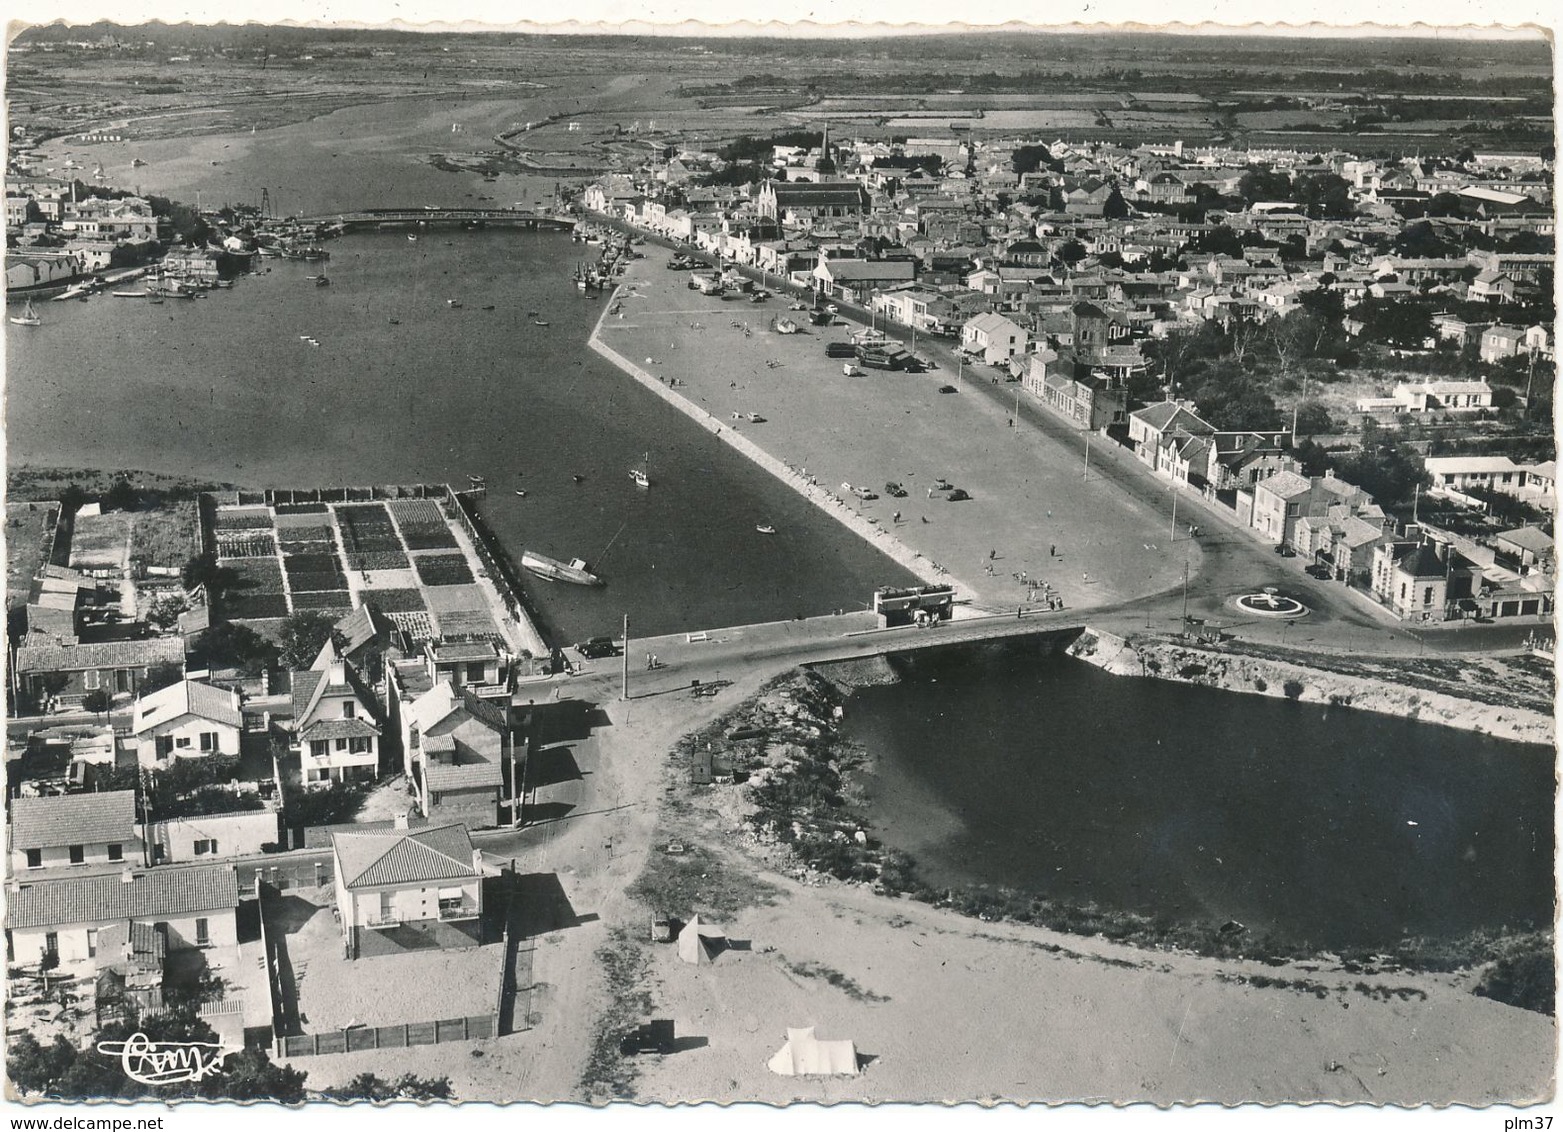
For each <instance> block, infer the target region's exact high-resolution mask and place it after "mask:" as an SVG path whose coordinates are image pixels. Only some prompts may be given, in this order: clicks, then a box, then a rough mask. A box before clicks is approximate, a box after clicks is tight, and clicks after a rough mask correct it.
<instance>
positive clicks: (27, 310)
mask: <svg viewBox="0 0 1563 1132" xmlns="http://www.w3.org/2000/svg"><path fill="white" fill-rule="evenodd" d="M11 321H12V322H14V323H16V325H17V326H42V325H43V319H41V318H39V317H38V312H37V311H36V310H34V309H33V301H32V300H31V299H28V300H27V305H26V306H24V307H23V308H22V313H21V314H13V315H12V316H11Z"/></svg>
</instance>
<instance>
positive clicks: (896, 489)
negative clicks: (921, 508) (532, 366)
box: [885, 480, 906, 499]
mask: <svg viewBox="0 0 1563 1132" xmlns="http://www.w3.org/2000/svg"><path fill="white" fill-rule="evenodd" d="M885 494H886V495H888V496H890V497H891V498H892V499H905V498H906V488H904V487H902V486H901V485H900V484H898V483H896V482H895V481H894V480H891V481H890V482H889V483H887V484H885Z"/></svg>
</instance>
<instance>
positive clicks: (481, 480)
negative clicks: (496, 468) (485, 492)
mask: <svg viewBox="0 0 1563 1132" xmlns="http://www.w3.org/2000/svg"><path fill="white" fill-rule="evenodd" d="M467 482H468V483H470V484H471V485H472V486H473V487H480V486H482V485H483V484H486V483H488V477H487V476H474V475H468V476H467Z"/></svg>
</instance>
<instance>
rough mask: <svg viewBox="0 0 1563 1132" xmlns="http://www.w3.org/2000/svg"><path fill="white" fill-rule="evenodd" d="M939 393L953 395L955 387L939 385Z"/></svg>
mask: <svg viewBox="0 0 1563 1132" xmlns="http://www.w3.org/2000/svg"><path fill="white" fill-rule="evenodd" d="M939 392H940V393H954V392H955V386H953V385H941V386H939Z"/></svg>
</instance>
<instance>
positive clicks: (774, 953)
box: [294, 662, 1556, 1105]
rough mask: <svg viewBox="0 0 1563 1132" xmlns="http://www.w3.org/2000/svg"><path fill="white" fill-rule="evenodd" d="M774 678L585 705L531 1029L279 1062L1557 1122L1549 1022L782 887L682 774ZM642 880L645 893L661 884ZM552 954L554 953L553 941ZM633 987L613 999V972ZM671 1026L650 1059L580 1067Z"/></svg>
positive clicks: (858, 894) (716, 791)
mask: <svg viewBox="0 0 1563 1132" xmlns="http://www.w3.org/2000/svg"><path fill="white" fill-rule="evenodd" d="M785 670H786V666H785V663H784V662H769V663H747V664H745V663H744V662H734V663H733V664H732V665H730V666H725V667H724V670H723V675H724V676H725V677H726V678H728V679H732V680H733V683H732V684H731V685H730V686H727V687H725V688H723V690H722V691H721V692H720V694H719V695H717V696H714V697H710V698H696V697H694V696H691V695H689V694H687V693H672V692H667V691H664V692H662V693H661V694H650V695H647V696H645V697H644V698H639V699H634V700H631V701H630V702H628V703H622V702H617V701H616V700H615V698H614V694H613V691H612V689H613V680H612V677H611V676H610V675H608V674H604V675H601V676H596V677H590V678H585V681H584V682H583V683H581V684H579V685H577V686H576V691H577V694H579V695H580V696H581V697H582V698H585V699H587V700H594V701H595V702H598V703H600V704H601V705H602V707H603V710H604V712H605V714H606V717H607V719H606V720H605V721H604V723H603V724H602V725H600V726H597V727H595V728H594V732H593V734H592V736H591V737H590V738H589V739H586V740H582V741H578V742H575V743H573V744H571V745H570V754H571V756H572V757H573V758H574V760H575V761H576V763H577V764H578V765H579V767H580V770H581V776H580V777H579V778H577V779H572V780H569V781H566V782H561V783H559V784H557V785H555V786H552V787H549V788H548V789H547V790H543V791H540V792H539V795H538V797H539V801H543V802H548V801H557V802H565V803H568V804H569V805H570V806H573V809H572V810H571V815H572V816H571V817H570V818H568V819H565V820H558V821H552V822H549V823H547V824H546V826H545V827H544V829H543V830H542V831H541V837H540V839H539V841H538V842H537V844H535V846H534V847H533V848H532V849H530V850H528V851H527V852H525V853H524V854H523V855H521V856H520V857H519V859H518V867H519V868H520V870H521V872H522V873H524V874H525V873H534V874H535V873H547V874H552V875H553V876H554V877H556V878H557V881H558V884H559V887H560V889H561V891H562V893H563V896H564V899H565V900H566V901H567V903H568V906H569V914H568V915H566V916H565V917H564V918H563V921H562V924H563V926H559V927H554V928H549V929H547V930H543V931H541V932H540V934H538V935H537V936H536V937H535V938H534V939H533V940H531V941H530V942H529V943H528V944H527V945H525V947H524V952H523V964H522V970H523V971H526V972H528V975H529V977H528V978H525V979H523V984H524V986H523V995H522V997H521V998H520V999H518V1001H517V1006H516V1013H517V1017H518V1018H525V1017H528V1016H529V1017H530V1020H531V1028H530V1029H528V1030H526V1031H524V1032H520V1033H516V1034H513V1035H509V1036H507V1037H504V1038H501V1039H498V1040H495V1041H484V1042H474V1043H457V1044H452V1045H448V1046H438V1047H426V1048H422V1049H418V1050H414V1051H405V1052H400V1051H381V1052H379V1053H378V1054H367V1053H366V1054H352V1055H342V1056H332V1057H311V1058H298V1059H294V1061H295V1064H297V1065H298V1066H299V1067H300V1068H304V1069H307V1070H308V1071H309V1073H310V1085H311V1087H315V1088H319V1087H324V1086H326V1085H329V1084H332V1083H337V1082H345V1081H347V1080H349V1079H351V1077H352V1076H353V1075H354V1074H355V1073H358V1072H362V1071H365V1070H368V1069H373V1070H374V1071H375V1072H378V1073H381V1074H382V1075H384V1074H385V1073H388V1072H403V1071H412V1072H417V1073H420V1074H438V1075H449V1076H450V1078H451V1081H452V1084H453V1086H454V1087H455V1090H456V1092H457V1095H458V1096H461V1097H468V1098H477V1097H482V1098H485V1099H489V1098H492V1099H495V1100H581V1099H589V1100H596V1101H607V1100H611V1099H615V1098H621V1099H630V1098H633V1099H637V1100H642V1101H654V1102H666V1103H673V1102H679V1101H688V1100H691V1099H694V1098H702V1099H712V1100H720V1101H737V1100H762V1101H770V1102H778V1103H779V1102H786V1101H790V1100H808V1101H880V1100H892V1099H893V1100H906V1101H913V1100H920V1101H956V1100H974V1099H975V1100H990V1101H992V1100H1001V1099H1003V1100H1032V1101H1057V1100H1110V1101H1118V1102H1127V1101H1150V1102H1154V1103H1170V1102H1176V1101H1193V1100H1214V1101H1221V1102H1225V1103H1238V1102H1245V1101H1258V1102H1266V1103H1275V1102H1283V1101H1341V1102H1368V1103H1376V1104H1416V1103H1429V1102H1430V1103H1435V1104H1444V1103H1452V1102H1459V1103H1467V1104H1478V1105H1479V1104H1487V1103H1497V1102H1500V1101H1502V1102H1518V1101H1524V1100H1530V1099H1537V1098H1541V1097H1544V1096H1547V1095H1549V1094H1550V1091H1551V1088H1552V1084H1551V1082H1552V1073H1553V1065H1554V1060H1555V1056H1554V1048H1555V1043H1556V1027H1555V1023H1554V1021H1553V1019H1552V1018H1550V1017H1547V1016H1544V1015H1541V1014H1538V1013H1534V1012H1531V1011H1526V1010H1522V1009H1518V1008H1515V1007H1511V1006H1506V1005H1503V1004H1501V1003H1497V1002H1493V1001H1490V1000H1487V999H1484V998H1480V997H1478V996H1476V995H1475V994H1473V993H1472V990H1471V988H1472V986H1473V985H1474V981H1475V976H1474V974H1472V973H1460V974H1455V975H1442V974H1406V973H1402V972H1392V971H1382V972H1370V971H1348V970H1346V969H1344V968H1343V967H1342V966H1341V965H1340V964H1338V963H1336V962H1333V961H1331V960H1329V959H1327V958H1326V959H1321V960H1317V961H1312V962H1295V963H1284V964H1275V965H1271V964H1260V963H1256V962H1249V961H1241V960H1218V959H1210V958H1204V957H1200V956H1196V955H1191V954H1187V953H1181V952H1174V951H1145V950H1137V949H1134V948H1130V947H1125V946H1120V945H1117V944H1113V943H1110V942H1107V941H1105V940H1101V939H1097V938H1083V937H1080V936H1073V935H1067V934H1062V933H1057V932H1052V931H1048V930H1044V929H1041V928H1034V927H1029V926H1024V925H1016V924H1009V923H985V922H983V921H980V920H976V919H971V918H967V917H963V916H961V915H958V914H956V913H954V912H951V911H948V910H941V909H937V908H934V907H931V906H928V905H925V904H921V903H917V902H914V901H912V900H909V899H903V898H894V897H886V896H880V895H876V894H874V893H873V892H871V891H870V890H868V889H867V888H864V887H862V886H856V885H847V884H841V883H838V882H835V881H833V880H830V879H829V878H821V877H818V876H815V875H814V874H805V875H802V876H800V875H798V874H796V873H795V872H794V871H793V870H792V869H791V868H786V867H783V868H781V869H780V871H778V867H777V864H778V861H777V859H776V858H774V857H768V856H766V855H764V853H763V852H762V850H760V849H759V848H758V847H757V846H755V845H754V844H753V843H751V842H750V840H749V839H748V837H747V835H746V834H744V833H743V832H742V827H741V818H742V814H743V812H744V806H743V804H742V802H741V800H740V793H739V789H740V788H735V787H730V786H729V787H693V786H690V785H689V784H688V776H687V774H686V773H685V767H684V763H683V760H681V759H676V758H672V757H670V755H669V752H670V751H671V750H672V749H673V747H674V745H675V744H676V742H677V740H678V739H679V737H680V736H682V735H685V734H688V733H689V732H690V731H692V730H694V729H698V728H700V727H702V726H704V725H706V724H708V723H710V722H711V721H713V720H715V719H717V718H719V717H720V716H722V715H723V714H724V713H726V712H727V711H729V710H731V709H733V708H735V707H738V706H740V705H741V704H742V703H744V701H745V700H747V699H748V698H749V697H751V696H753V695H754V694H755V693H756V692H758V691H759V690H760V688H761V687H762V685H763V684H764V683H765V682H766V681H767V680H769V679H770V678H771V677H773V676H776V675H778V674H779V673H781V672H783V671H785ZM669 841H677V842H678V843H679V844H681V845H683V846H685V847H686V853H685V854H684V855H683V856H682V857H681V858H680V860H690V861H696V862H698V866H697V867H698V870H699V871H698V873H697V874H694V877H692V878H691V879H690V885H691V888H690V891H691V893H692V896H691V900H690V903H689V905H688V906H686V907H658V908H655V909H653V908H652V907H651V906H650V905H648V904H647V903H644V902H643V901H641V900H638V899H636V898H635V897H634V896H632V895H630V892H629V890H631V889H632V888H633V886H635V885H636V883H637V881H639V882H641V883H642V885H643V886H644V884H645V882H646V880H647V878H648V877H653V876H655V877H661V878H664V879H665V877H666V875H667V869H668V867H669V866H668V862H669V861H670V860H672V858H669V857H668V856H667V855H666V854H665V853H664V852H663V851H664V849H665V847H666V846H667V844H668V843H669ZM648 866H650V868H649V870H648ZM653 911H656V912H661V913H666V914H671V915H674V916H679V917H683V918H687V916H688V915H690V914H691V913H694V912H699V913H700V914H701V915H702V918H703V919H708V920H710V921H712V922H714V923H715V924H716V926H717V927H719V928H721V929H722V930H723V931H725V933H726V934H727V936H728V937H729V939H730V940H733V941H736V942H737V943H738V946H737V947H735V948H732V949H729V950H725V951H722V952H721V953H720V954H718V955H717V957H716V959H715V961H714V962H713V963H710V964H709V965H702V966H690V965H687V964H684V963H682V962H680V961H679V959H678V957H677V952H676V948H675V947H674V946H672V945H666V944H653V943H651V942H650V939H649V932H648V926H649V921H650V918H651V915H652V913H653ZM545 927H546V925H545ZM605 957H611V959H612V960H613V962H612V964H611V966H612V967H613V969H615V970H625V971H628V972H629V973H630V974H629V981H628V982H627V983H624V984H618V985H613V986H610V975H609V964H608V963H605ZM647 1016H651V1017H667V1018H672V1019H673V1020H674V1021H675V1023H676V1026H677V1030H678V1033H679V1034H680V1035H681V1036H682V1037H683V1038H685V1039H687V1040H686V1041H685V1042H684V1043H683V1044H682V1046H681V1048H680V1050H679V1052H677V1053H675V1054H673V1055H671V1056H667V1057H663V1058H657V1057H646V1058H641V1059H634V1060H631V1059H622V1058H614V1059H612V1065H611V1068H612V1072H613V1077H612V1079H606V1078H604V1077H603V1075H601V1074H594V1073H589V1072H588V1066H589V1065H590V1064H591V1061H592V1058H591V1055H592V1050H593V1046H594V1044H596V1043H597V1042H598V1039H599V1037H600V1036H602V1035H606V1036H607V1038H608V1039H609V1040H611V1038H612V1037H613V1036H614V1035H616V1034H617V1032H618V1031H619V1029H620V1028H621V1027H623V1026H624V1025H625V1024H626V1022H630V1021H642V1020H644V1018H645V1017H647ZM808 1025H813V1026H816V1027H818V1034H819V1036H820V1037H822V1038H849V1039H851V1040H853V1041H854V1042H855V1043H856V1044H857V1048H858V1050H859V1051H860V1053H861V1054H863V1055H864V1056H865V1058H866V1059H867V1064H866V1068H865V1070H864V1072H863V1073H862V1075H861V1076H859V1077H857V1078H842V1079H829V1080H825V1079H809V1080H804V1079H789V1078H782V1077H778V1076H775V1075H773V1074H772V1073H770V1072H769V1071H768V1070H767V1069H766V1060H767V1059H768V1058H769V1057H770V1056H771V1054H773V1053H774V1052H775V1051H776V1050H777V1049H778V1048H779V1047H780V1045H781V1042H782V1040H783V1038H784V1036H785V1035H784V1031H785V1030H786V1028H788V1027H799V1026H808Z"/></svg>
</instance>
